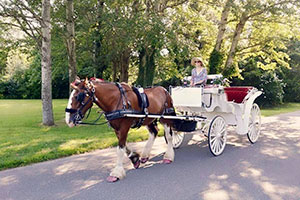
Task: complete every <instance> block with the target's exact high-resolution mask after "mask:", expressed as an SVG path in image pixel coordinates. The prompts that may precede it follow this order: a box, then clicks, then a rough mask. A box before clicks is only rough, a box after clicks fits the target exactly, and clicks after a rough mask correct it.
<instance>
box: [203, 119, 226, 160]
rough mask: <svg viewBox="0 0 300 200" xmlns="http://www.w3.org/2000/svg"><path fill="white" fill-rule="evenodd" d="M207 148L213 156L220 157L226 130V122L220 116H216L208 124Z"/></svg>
mask: <svg viewBox="0 0 300 200" xmlns="http://www.w3.org/2000/svg"><path fill="white" fill-rule="evenodd" d="M207 136H208V146H209V150H210V152H211V153H212V154H213V155H214V156H218V155H221V154H222V153H223V151H224V149H225V146H226V140H227V130H226V121H225V119H224V118H223V117H221V116H216V117H215V118H213V120H212V121H211V122H210V125H209V129H208V134H207Z"/></svg>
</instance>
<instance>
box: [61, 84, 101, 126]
mask: <svg viewBox="0 0 300 200" xmlns="http://www.w3.org/2000/svg"><path fill="white" fill-rule="evenodd" d="M86 96H89V99H88V100H87V101H86V102H84V98H85V97H86ZM76 100H77V101H78V102H79V103H80V107H79V108H77V109H72V108H66V109H65V111H66V112H68V113H70V114H73V113H75V115H74V118H73V123H74V124H75V126H76V125H77V124H80V122H81V120H82V119H83V117H84V115H83V114H82V110H83V109H84V108H85V106H86V105H87V104H88V103H90V102H91V101H92V102H95V101H96V98H95V88H94V87H92V90H90V89H88V88H84V91H83V92H80V93H79V94H78V95H77V96H76Z"/></svg>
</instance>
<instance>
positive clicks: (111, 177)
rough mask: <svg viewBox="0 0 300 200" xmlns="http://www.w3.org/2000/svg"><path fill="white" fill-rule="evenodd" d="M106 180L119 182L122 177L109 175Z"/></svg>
mask: <svg viewBox="0 0 300 200" xmlns="http://www.w3.org/2000/svg"><path fill="white" fill-rule="evenodd" d="M106 180H107V182H109V183H114V182H117V181H118V180H120V179H119V178H118V177H116V176H109V177H107V178H106Z"/></svg>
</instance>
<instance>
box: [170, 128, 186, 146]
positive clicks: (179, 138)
mask: <svg viewBox="0 0 300 200" xmlns="http://www.w3.org/2000/svg"><path fill="white" fill-rule="evenodd" d="M184 136H185V132H179V131H173V141H172V142H173V148H174V149H178V148H179V147H180V146H181V144H182V142H183V140H184Z"/></svg>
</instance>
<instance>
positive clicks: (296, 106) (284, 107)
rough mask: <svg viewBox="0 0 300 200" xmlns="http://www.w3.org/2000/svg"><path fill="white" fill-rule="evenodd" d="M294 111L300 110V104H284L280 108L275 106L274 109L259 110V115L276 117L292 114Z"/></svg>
mask: <svg viewBox="0 0 300 200" xmlns="http://www.w3.org/2000/svg"><path fill="white" fill-rule="evenodd" d="M296 110H300V103H285V104H283V105H281V106H277V107H275V108H265V109H262V110H261V114H262V116H264V117H268V116H272V115H278V114H282V113H288V112H293V111H296Z"/></svg>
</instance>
